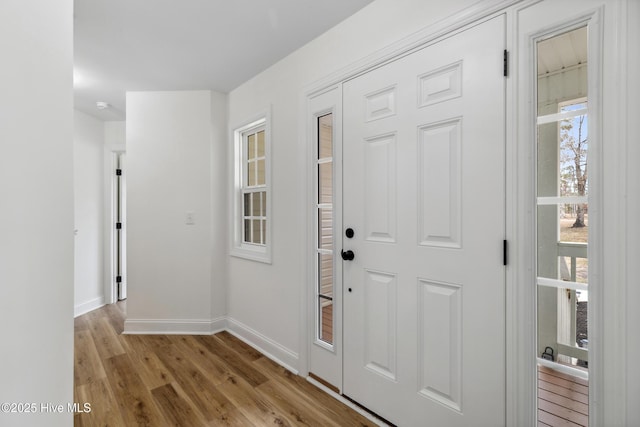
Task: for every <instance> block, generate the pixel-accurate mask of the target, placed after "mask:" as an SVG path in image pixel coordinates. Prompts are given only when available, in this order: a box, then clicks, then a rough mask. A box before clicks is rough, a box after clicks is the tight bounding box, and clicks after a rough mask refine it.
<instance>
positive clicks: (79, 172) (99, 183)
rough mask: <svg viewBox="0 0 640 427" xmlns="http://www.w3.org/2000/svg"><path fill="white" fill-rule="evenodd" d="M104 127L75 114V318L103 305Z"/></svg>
mask: <svg viewBox="0 0 640 427" xmlns="http://www.w3.org/2000/svg"><path fill="white" fill-rule="evenodd" d="M104 133H105V132H104V124H103V122H102V121H100V120H97V119H96V118H94V117H91V116H89V115H88V114H85V113H82V112H80V111H77V110H75V111H74V138H73V147H74V150H73V151H74V168H73V169H74V179H73V180H74V206H75V274H74V288H75V299H74V301H75V302H74V305H75V310H74V311H75V315H76V316H78V315H81V314H84V313H86V312H88V311H91V310H93V309H95V308H98V307H101V306H102V305H104V303H105V301H104V285H103V278H104V274H103V255H104V254H103V248H104V243H103V223H102V221H103V211H104V208H103V194H102V191H103V171H102V167H103V161H104V160H103V156H104Z"/></svg>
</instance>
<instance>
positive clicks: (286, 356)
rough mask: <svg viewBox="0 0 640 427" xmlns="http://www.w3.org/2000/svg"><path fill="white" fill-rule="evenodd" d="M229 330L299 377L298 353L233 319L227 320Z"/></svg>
mask: <svg viewBox="0 0 640 427" xmlns="http://www.w3.org/2000/svg"><path fill="white" fill-rule="evenodd" d="M227 330H228V331H229V333H231V334H232V335H234V336H235V337H237V338H239V339H241V340H242V341H244V342H245V343H247V344H249V345H250V346H251V347H253V348H255V349H256V350H258V351H259V352H260V353H262V354H264V355H265V356H267V357H268V358H269V359H271V360H273V361H274V362H276V363H277V364H279V365H281V366H282V367H284V368H285V369H288V370H289V371H291V372H293V373H294V374H296V375H298V366H299V357H298V354H297V353H296V352H294V351H291V350H289V349H288V348H286V347H284V346H282V345H280V344H278V343H277V342H275V341H273V340H272V339H270V338H268V337H266V336H264V335H262V334H261V333H260V332H258V331H255V330H253V329H251V328H250V327H248V326H246V325H243V324H242V323H240V322H238V321H237V320H234V319H231V318H227Z"/></svg>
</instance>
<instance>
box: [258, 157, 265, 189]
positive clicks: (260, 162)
mask: <svg viewBox="0 0 640 427" xmlns="http://www.w3.org/2000/svg"><path fill="white" fill-rule="evenodd" d="M257 163H258V179H257V182H256V185H265V184H266V180H265V171H264V170H265V167H264V163H265V161H264V159H262V160H258V162H257Z"/></svg>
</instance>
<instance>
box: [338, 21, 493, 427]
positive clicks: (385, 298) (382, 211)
mask: <svg viewBox="0 0 640 427" xmlns="http://www.w3.org/2000/svg"><path fill="white" fill-rule="evenodd" d="M504 37H505V36H504V17H502V16H501V17H497V18H494V19H492V20H490V21H487V22H485V23H482V24H479V25H477V26H475V27H473V28H470V29H468V30H466V31H463V32H460V33H458V34H456V35H453V36H451V37H449V38H447V39H445V40H443V41H440V42H438V43H436V44H433V45H431V46H428V47H426V48H424V49H422V50H420V51H418V52H416V53H413V54H411V55H408V56H406V57H404V58H402V59H399V60H397V61H394V62H392V63H390V64H387V65H385V66H383V67H380V68H378V69H375V70H373V71H371V72H369V73H367V74H365V75H362V76H360V77H357V78H355V79H353V80H351V81H349V82H347V83H345V84H344V87H343V91H344V92H343V108H344V110H343V114H344V122H343V123H344V125H343V126H344V128H343V129H344V131H343V134H344V144H343V153H344V158H343V159H344V168H343V170H344V175H343V176H344V180H343V188H344V197H343V200H344V207H343V223H344V227H351V228H353V229H354V230H355V235H354V237H353V238H352V239H344V240H343V248H344V250H345V251H347V250H352V251H353V252H354V253H355V257H354V259H353V260H352V261H344V262H343V264H344V265H343V271H344V272H343V274H344V289H345V294H344V360H343V364H344V382H343V387H344V394H345V395H347V396H349V397H351V398H353V399H354V400H356V401H358V402H359V403H361V404H363V405H365V406H366V407H368V408H369V409H371V410H373V411H374V412H376V413H378V414H380V415H381V416H382V417H384V418H386V419H388V420H390V421H391V422H393V423H396V424H398V425H402V426H420V425H447V426H458V425H460V426H462V425H473V426H478V425H487V426H499V425H504V422H505V421H504V420H505V390H504V383H505V338H504V334H505V323H504V322H505V320H504V319H505V317H504V316H505V307H504V292H505V291H504V284H505V279H504V266H503V265H502V252H501V251H502V240H503V238H504V230H505V219H504V198H505V197H504V196H505V187H504V184H505V183H504V149H505V146H504V145H505V143H504V125H505V124H504V84H505V83H504V77H503V76H502V51H503V46H504Z"/></svg>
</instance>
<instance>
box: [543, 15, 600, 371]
mask: <svg viewBox="0 0 640 427" xmlns="http://www.w3.org/2000/svg"><path fill="white" fill-rule="evenodd" d="M536 50H537V58H538V63H537V76H538V81H537V88H538V92H537V123H538V126H537V141H536V144H537V147H536V155H537V156H536V157H537V165H536V186H537V197H538V199H537V202H538V206H537V211H536V232H537V236H536V242H537V257H536V264H537V265H536V271H537V283H538V286H537V290H538V297H537V311H538V316H537V317H538V325H537V327H538V349H537V351H538V354H537V356H538V357H542V358H545V359H551V357H549V356H543V354H544V353H545V349H547V352H548V349H552V350H553V361H554V362H556V363H561V364H565V365H572V366H579V367H581V368H587V367H588V353H587V351H586V349H587V347H588V328H587V309H588V291H587V289H588V259H587V247H588V241H589V238H588V232H589V231H588V230H589V227H588V225H589V209H588V203H587V196H588V190H589V186H588V181H587V155H588V148H589V139H588V114H587V112H588V106H587V97H588V94H587V88H588V84H587V51H588V49H587V29H586V27H583V28H578V29H576V30H572V31H569V32H567V33H564V34H560V35H557V36H554V37H551V38H548V39H545V40H542V41H540V42H538V43H537V47H536ZM547 354H548V353H547Z"/></svg>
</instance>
